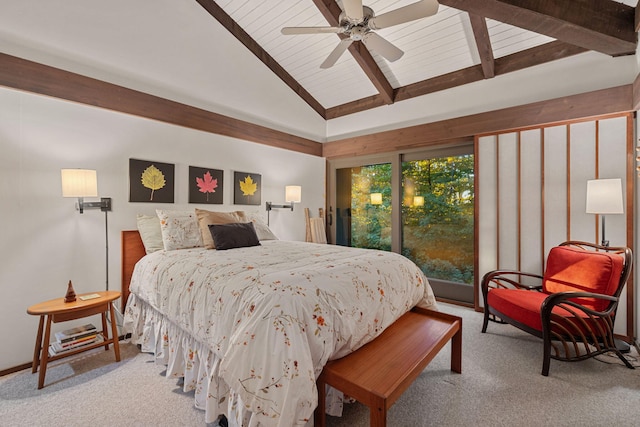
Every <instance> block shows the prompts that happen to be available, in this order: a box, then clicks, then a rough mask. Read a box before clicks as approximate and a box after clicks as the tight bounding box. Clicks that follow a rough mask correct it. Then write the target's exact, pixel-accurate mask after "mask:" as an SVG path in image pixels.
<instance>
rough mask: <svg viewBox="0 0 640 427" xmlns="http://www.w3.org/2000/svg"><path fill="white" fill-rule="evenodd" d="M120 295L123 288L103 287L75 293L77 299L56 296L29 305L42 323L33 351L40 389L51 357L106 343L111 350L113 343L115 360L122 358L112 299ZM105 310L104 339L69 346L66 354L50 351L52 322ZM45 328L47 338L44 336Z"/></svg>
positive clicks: (105, 345)
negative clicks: (106, 289)
mask: <svg viewBox="0 0 640 427" xmlns="http://www.w3.org/2000/svg"><path fill="white" fill-rule="evenodd" d="M93 294H97V295H98V297H95V298H92V299H87V300H84V301H83V300H81V299H80V297H82V296H85V295H93ZM118 298H120V292H117V291H100V292H92V293H89V294H81V295H77V296H76V300H75V301H74V302H64V297H62V298H56V299H52V300H49V301H45V302H41V303H39V304H35V305H32V306H31V307H29V308H28V309H27V313H29V314H32V315H34V316H40V325H39V326H38V336H37V337H36V347H35V350H34V351H33V365H32V366H31V372H32V373H36V372H37V371H38V365H40V376H39V377H38V389H41V388H42V387H44V377H45V375H46V372H47V363H49V362H50V361H52V360H58V359H62V358H64V357H68V356H73V355H74V354H78V353H82V352H83V351H87V350H91V349H94V348H98V347H101V346H104V349H105V351H107V350H109V344H113V352H114V353H115V356H116V362H119V361H120V346H119V344H118V328H117V326H116V322H115V310H114V308H113V301H115V300H117V299H118ZM107 311H108V312H109V313H110V315H111V338H109V333H108V331H107ZM95 314H102V331H101V332H100V334H102V338H103V341H101V342H97V343H94V344H89V345H86V346H83V347H80V348H78V349H75V350H69V351H66V352H64V353H63V354H57V355H55V356H50V355H49V344H50V342H51V323H52V322H53V323H58V322H66V321H69V320H75V319H81V318H83V317H88V316H93V315H95ZM45 317H46V318H47V327H46V328H44V323H45ZM43 329H44V338H43Z"/></svg>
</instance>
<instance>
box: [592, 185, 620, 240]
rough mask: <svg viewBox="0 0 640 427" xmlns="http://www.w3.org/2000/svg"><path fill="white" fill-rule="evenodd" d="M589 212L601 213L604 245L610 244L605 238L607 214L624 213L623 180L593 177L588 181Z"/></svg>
mask: <svg viewBox="0 0 640 427" xmlns="http://www.w3.org/2000/svg"><path fill="white" fill-rule="evenodd" d="M586 212H587V213H589V214H596V215H600V216H601V219H602V243H601V244H602V246H609V241H608V240H606V238H605V220H604V217H605V215H611V214H623V213H624V202H623V200H622V180H621V179H620V178H613V179H591V180H588V181H587V208H586Z"/></svg>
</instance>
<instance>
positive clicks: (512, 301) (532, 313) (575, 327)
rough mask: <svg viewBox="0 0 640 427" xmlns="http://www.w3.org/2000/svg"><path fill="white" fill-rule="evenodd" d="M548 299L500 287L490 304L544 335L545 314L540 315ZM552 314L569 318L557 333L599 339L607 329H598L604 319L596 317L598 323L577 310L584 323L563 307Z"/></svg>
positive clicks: (489, 300)
mask: <svg viewBox="0 0 640 427" xmlns="http://www.w3.org/2000/svg"><path fill="white" fill-rule="evenodd" d="M548 296H549V295H548V294H545V293H543V292H536V291H528V290H524V289H505V288H496V289H491V290H490V291H489V293H488V294H487V303H488V304H489V306H491V307H493V308H494V309H496V310H497V311H498V312H500V313H502V314H504V315H505V316H507V317H509V318H511V319H513V320H515V321H516V322H519V323H522V324H523V325H525V326H528V327H530V328H532V329H535V330H537V331H540V332H542V315H541V314H540V312H541V310H542V303H543V302H544V300H545V299H546V298H547V297H548ZM552 312H553V314H555V315H557V316H561V317H563V318H565V319H567V320H566V322H563V324H562V327H561V328H558V327H556V326H554V327H553V330H554V331H558V332H560V333H563V331H568V332H569V333H573V334H578V333H587V334H589V335H595V336H597V335H600V332H599V331H601V330H603V326H598V325H602V324H603V323H604V320H603V319H601V318H595V319H594V320H590V318H589V316H588V315H587V314H585V313H584V312H582V311H580V310H574V313H575V315H576V316H578V317H580V318H582V321H576V320H575V317H574V314H572V313H570V312H568V311H567V310H565V309H564V308H562V307H558V306H556V307H554V308H553V311H552ZM572 319H573V320H572ZM558 321H559V320H558V319H556V322H558ZM594 322H595V323H594ZM563 328H564V329H563Z"/></svg>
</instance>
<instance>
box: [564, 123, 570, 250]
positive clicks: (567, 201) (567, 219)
mask: <svg viewBox="0 0 640 427" xmlns="http://www.w3.org/2000/svg"><path fill="white" fill-rule="evenodd" d="M565 126H566V129H565V132H566V134H567V136H566V138H567V142H566V145H567V146H566V147H565V149H566V151H567V154H566V156H567V160H566V162H567V166H566V168H567V177H566V180H567V184H566V186H567V200H566V203H567V207H566V210H567V218H566V221H567V237H566V239H565V240H571V124H569V123H567V124H566V125H565Z"/></svg>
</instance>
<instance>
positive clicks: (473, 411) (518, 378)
mask: <svg viewBox="0 0 640 427" xmlns="http://www.w3.org/2000/svg"><path fill="white" fill-rule="evenodd" d="M441 308H442V310H443V311H446V312H449V313H452V314H456V315H459V316H461V317H463V348H462V351H463V365H462V374H454V373H452V372H451V371H450V370H449V362H450V359H449V357H450V348H449V346H447V347H445V348H444V349H443V351H442V352H441V353H440V354H439V355H438V356H437V357H436V358H435V359H434V360H433V361H432V363H431V364H430V365H429V366H428V367H427V369H426V370H425V371H424V372H423V373H422V375H421V376H420V377H419V378H418V379H417V380H416V381H415V382H414V384H413V385H412V386H411V387H410V388H409V390H408V391H407V392H406V393H405V394H404V395H403V396H402V397H401V398H400V399H399V400H398V402H397V403H396V404H395V405H394V406H393V407H392V408H391V411H390V413H389V417H388V425H389V426H390V427H396V426H399V427H413V426H575V425H583V426H605V425H614V426H637V425H640V369H637V370H629V369H627V368H626V367H624V366H622V365H620V364H619V363H618V362H619V361H617V359H611V358H606V357H603V358H602V361H600V360H587V361H584V362H577V363H566V362H558V361H552V362H551V372H550V376H549V377H543V376H542V375H540V369H541V363H542V362H541V357H542V345H541V342H540V340H538V339H536V338H534V337H530V336H528V335H526V334H524V333H522V332H520V331H518V330H517V329H515V328H513V327H511V326H508V325H497V324H490V325H489V330H488V333H487V334H481V333H480V326H481V322H482V315H481V314H480V313H476V312H474V311H472V310H469V309H464V308H460V307H456V306H450V305H445V304H441ZM121 351H122V361H121V362H120V363H115V362H114V358H113V353H112V352H111V351H109V352H105V351H102V350H100V349H98V350H93V351H91V352H87V353H84V354H82V355H79V356H76V357H74V358H69V359H63V360H59V361H56V362H53V363H52V364H50V366H49V369H48V372H47V378H46V383H45V384H46V386H45V388H43V389H42V390H38V389H37V374H32V373H31V370H30V369H29V370H25V371H21V372H18V373H15V374H12V375H8V376H5V377H2V378H0V425H1V426H48V427H57V426H204V425H205V423H204V412H203V411H200V410H198V409H195V408H194V407H193V394H192V393H183V392H182V391H181V388H180V386H179V385H178V384H177V381H176V380H175V379H168V378H166V377H164V376H162V372H163V371H164V368H163V367H162V366H159V365H156V364H155V363H153V357H152V356H151V355H148V354H142V353H140V352H139V351H138V350H137V348H136V347H135V346H133V345H130V344H128V343H122V344H121ZM630 357H633V358H634V359H635V358H636V357H637V352H636V351H635V349H633V351H632V353H631V355H630ZM609 363H612V364H609ZM634 363H636V364H637V361H634ZM328 425H329V426H340V427H343V426H344V427H346V426H349V427H353V426H355V427H358V426H362V427H366V426H368V425H369V421H368V409H367V408H366V407H364V406H362V405H360V404H359V403H355V404H349V405H346V406H345V415H344V417H342V418H334V417H329V418H328Z"/></svg>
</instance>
